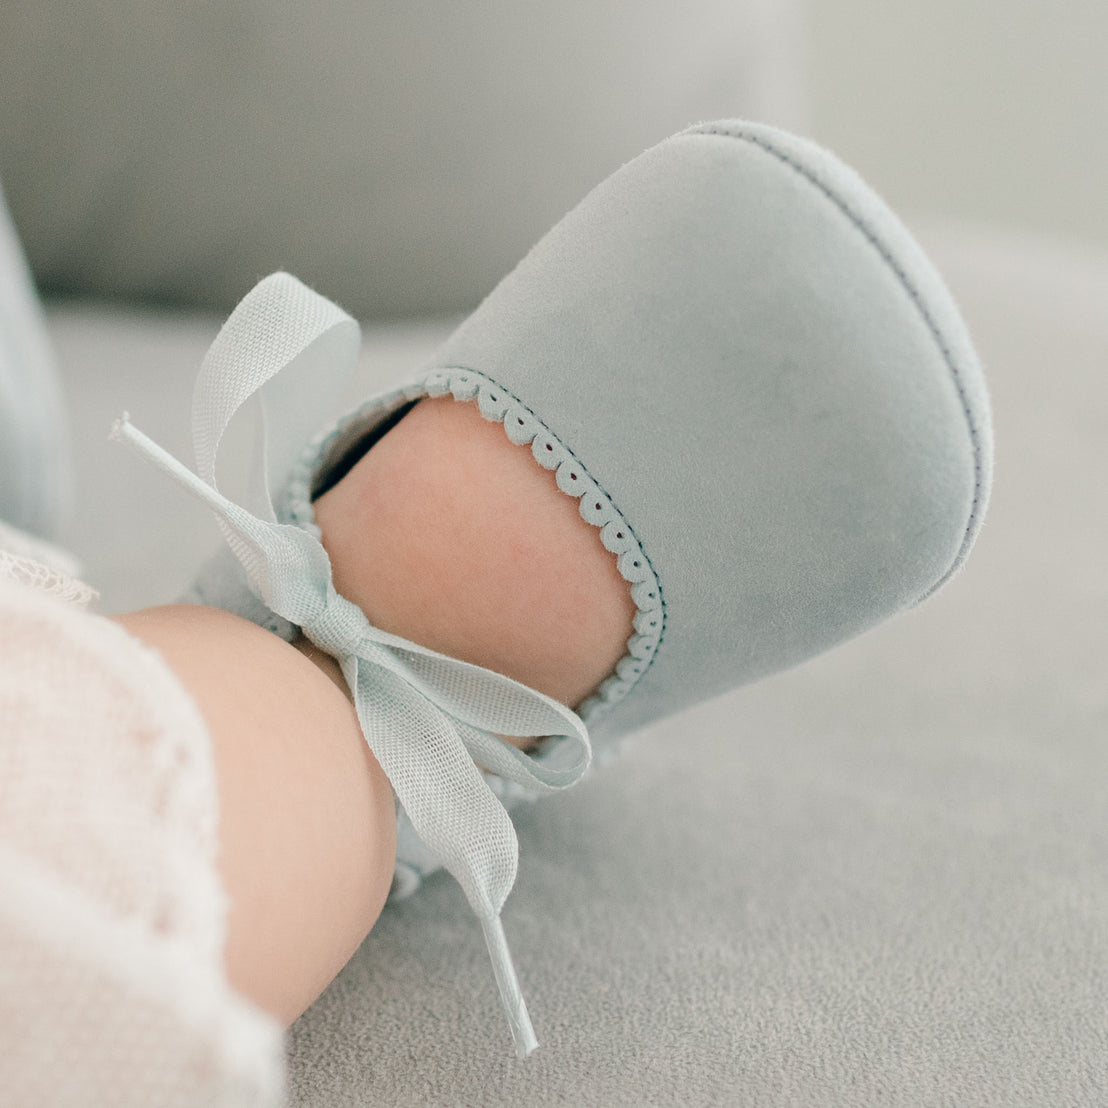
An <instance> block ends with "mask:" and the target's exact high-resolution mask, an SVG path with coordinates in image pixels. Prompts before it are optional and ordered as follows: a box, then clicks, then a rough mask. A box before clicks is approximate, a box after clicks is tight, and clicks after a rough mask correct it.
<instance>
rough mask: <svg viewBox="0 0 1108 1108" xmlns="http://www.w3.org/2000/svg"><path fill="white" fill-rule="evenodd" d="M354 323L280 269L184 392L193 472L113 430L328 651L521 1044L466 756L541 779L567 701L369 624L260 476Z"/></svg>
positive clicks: (323, 388)
mask: <svg viewBox="0 0 1108 1108" xmlns="http://www.w3.org/2000/svg"><path fill="white" fill-rule="evenodd" d="M359 341H360V339H359V331H358V326H357V324H356V323H355V322H354V320H352V319H351V318H350V317H349V316H348V315H346V314H345V313H344V312H342V311H341V310H340V309H339V308H337V307H336V306H335V305H334V304H332V303H331V302H330V301H328V300H325V299H323V298H322V297H320V296H318V295H317V294H315V293H314V292H312V291H311V290H310V289H308V288H306V287H305V286H304V285H302V284H301V283H300V282H299V281H297V280H296V279H295V278H293V277H290V276H289V275H288V274H283V273H278V274H274V275H273V276H271V277H267V278H266V279H265V280H264V281H262V282H261V283H260V284H259V285H258V286H257V287H256V288H255V289H254V290H253V291H252V292H251V293H250V294H249V295H248V296H247V297H246V298H245V299H244V300H243V301H242V303H241V304H240V305H239V306H238V307H237V308H236V309H235V311H234V312H233V313H232V315H231V317H230V318H229V319H228V320H227V323H226V324H225V325H224V327H223V329H222V330H221V331H220V333H219V336H218V337H217V338H216V341H215V342H214V343H213V345H212V347H211V349H210V350H209V352H208V355H207V356H206V357H205V359H204V363H203V365H202V366H201V369H200V374H199V376H198V378H197V382H196V392H195V395H194V400H193V444H194V448H195V452H196V465H197V472H198V474H199V476H198V475H197V473H193V472H191V471H190V470H189V469H187V468H186V467H185V466H184V465H182V464H181V463H180V462H179V461H178V460H177V459H176V458H174V457H173V456H172V455H170V454H168V453H167V452H166V451H164V450H163V449H162V448H161V447H159V446H158V445H157V444H156V443H154V442H152V441H151V440H150V439H149V438H147V437H146V436H145V435H144V434H142V432H141V431H139V430H137V429H136V428H135V427H134V426H133V425H132V424H131V423H130V421H129V418H128V417H127V415H124V416H123V418H122V419H121V420H120V421H119V422H118V423H117V424H116V426H115V428H114V429H113V437H116V438H118V439H120V440H122V441H123V442H125V443H126V444H127V445H129V446H131V447H132V448H134V449H135V450H137V451H138V453H139V454H140V455H142V456H143V457H144V458H145V459H146V460H147V461H149V462H151V463H152V464H154V465H155V466H157V467H158V468H160V469H162V470H163V471H164V472H166V473H167V474H168V475H169V476H170V477H172V478H174V479H175V480H176V481H178V482H179V483H180V484H181V485H183V486H184V487H185V488H186V489H187V490H188V491H189V492H191V493H192V494H193V495H194V496H196V497H197V498H198V499H200V500H201V501H203V502H204V503H205V504H207V505H208V506H209V507H210V508H211V509H212V511H213V512H214V513H215V515H216V518H217V520H218V522H219V526H220V529H221V530H222V532H223V535H224V537H225V538H226V540H227V542H228V544H229V545H230V547H231V549H232V550H233V552H234V554H235V556H236V557H237V558H238V560H239V562H240V563H241V564H242V566H243V569H244V570H245V572H246V577H247V580H248V582H249V585H250V588H251V590H252V591H253V593H254V594H255V595H256V596H257V597H258V598H259V599H260V600H261V601H262V602H263V603H264V604H265V605H266V606H267V607H268V608H269V609H270V610H271V611H272V612H275V613H276V614H277V615H279V616H281V617H282V618H284V619H286V620H288V621H289V622H290V623H293V624H295V625H296V626H298V627H299V628H300V629H301V630H302V631H303V633H304V635H305V636H306V637H307V638H308V639H310V640H311V641H312V642H313V643H315V644H316V645H317V646H318V647H319V648H320V649H322V650H324V651H326V652H327V653H328V654H330V655H332V656H333V657H334V658H335V659H337V661H338V663H339V665H340V667H341V668H342V673H343V676H344V677H345V679H346V682H347V684H348V686H349V688H350V691H351V694H352V696H353V699H354V705H355V708H356V710H357V713H358V719H359V721H360V723H361V726H362V731H363V733H364V734H365V738H366V742H367V743H368V744H369V748H370V749H371V750H372V751H373V754H374V756H375V757H376V758H377V761H378V762H379V763H380V765H381V768H382V769H383V770H384V771H385V773H386V774H387V775H388V777H389V780H390V781H391V782H392V786H393V789H394V790H395V792H396V796H397V798H398V800H399V801H400V803H401V805H402V806H403V808H404V810H405V812H406V813H407V815H408V817H409V819H410V820H411V822H412V825H413V826H414V828H415V830H416V831H417V832H418V834H419V835H420V837H421V839H422V840H423V842H424V843H425V844H426V845H427V847H428V849H429V850H431V852H432V853H434V854H435V855H436V856H437V857H438V858H439V860H440V861H441V863H442V864H443V866H444V867H445V868H446V869H447V870H448V871H449V872H450V873H451V874H453V876H454V877H455V878H456V879H457V881H458V883H459V884H460V885H461V886H462V889H463V890H464V892H465V894H466V897H467V899H468V900H469V903H470V905H471V906H472V908H473V910H474V912H475V913H476V914H477V916H478V918H479V919H480V921H481V926H482V929H483V931H484V935H485V941H486V944H487V946H488V950H489V955H490V957H491V959H492V964H493V970H494V973H495V975H496V982H497V985H498V987H499V990H500V996H501V999H502V1001H503V1004H504V1009H505V1012H506V1014H507V1017H508V1022H509V1026H510V1027H511V1031H512V1038H513V1040H514V1041H515V1044H516V1050H517V1053H518V1054H519V1055H520V1057H523V1056H525V1055H526V1054H528V1053H530V1051H531V1050H533V1049H534V1047H535V1046H536V1045H537V1043H536V1040H535V1034H534V1030H533V1029H532V1026H531V1021H530V1018H529V1016H528V1014H527V1007H526V1005H525V1003H524V1001H523V996H522V993H521V992H520V988H519V982H518V980H517V978H516V974H515V970H514V968H513V966H512V960H511V956H510V954H509V952H508V946H507V942H506V940H505V936H504V931H503V927H502V925H501V922H500V911H501V908H502V907H503V904H504V901H505V900H506V898H507V896H508V893H509V892H510V891H511V888H512V885H513V884H514V883H515V877H516V869H517V864H518V843H517V840H516V835H515V829H514V828H513V826H512V822H511V819H510V818H509V816H508V814H507V812H506V811H505V810H504V808H503V806H502V805H501V803H500V801H499V800H497V798H496V797H495V796H494V795H493V793H492V791H491V790H490V788H489V786H488V784H487V783H486V781H485V780H484V778H483V776H482V774H481V772H480V771H479V770H478V768H477V766H478V765H480V766H482V767H483V768H484V769H486V770H489V771H491V772H493V773H495V774H497V775H499V776H500V777H503V778H505V779H507V780H509V781H516V782H519V783H520V784H524V785H527V786H529V787H530V788H532V789H537V790H539V791H542V792H549V791H555V790H559V789H563V788H566V787H567V786H569V785H572V784H573V783H574V782H575V781H577V780H578V779H579V778H580V776H581V775H582V774H583V773H584V772H585V770H586V769H587V768H588V765H589V761H590V758H591V750H590V746H589V738H588V732H587V731H586V729H585V726H584V724H583V723H582V722H581V720H580V718H579V717H578V716H577V715H576V714H575V713H574V712H572V711H570V709H568V708H566V707H565V706H564V705H562V704H559V703H558V702H557V701H555V700H552V699H551V698H550V697H547V696H544V695H542V694H541V693H539V692H536V691H535V690H534V689H530V688H528V687H527V686H526V685H522V684H520V683H519V682H517V681H513V680H511V679H510V678H508V677H504V676H503V675H501V674H498V673H493V672H492V671H490V670H486V669H482V668H481V667H479V666H474V665H470V664H468V663H466V662H461V661H458V660H457V659H455V658H449V657H447V656H445V655H442V654H438V653H436V652H435V651H433V650H428V649H427V648H425V647H422V646H419V645H418V644H416V643H413V642H409V641H407V640H405V639H402V638H399V637H398V636H396V635H390V634H388V633H386V632H384V631H381V630H379V629H377V628H375V627H373V626H372V625H371V624H370V623H369V621H368V620H367V619H366V617H365V616H364V615H363V613H362V611H361V609H359V608H358V607H356V606H355V605H354V604H352V603H351V602H350V601H348V600H346V599H345V598H344V597H342V596H340V595H339V594H338V593H337V592H336V591H335V588H334V585H333V583H332V580H331V563H330V559H329V558H328V556H327V552H326V551H325V550H324V548H323V545H322V543H321V542H320V541H319V538H318V537H317V536H318V531H317V530H316V529H315V528H314V526H313V525H311V524H307V525H305V526H300V525H293V524H289V523H282V522H279V521H278V519H277V513H276V511H275V508H274V501H273V495H272V492H271V490H272V489H273V488H274V487H278V488H280V487H281V486H282V484H283V482H284V481H285V480H286V479H287V475H288V473H289V470H290V468H291V466H292V464H293V463H294V461H295V460H296V458H297V456H298V454H299V453H300V452H301V451H302V450H303V449H304V445H305V443H306V442H307V441H308V439H309V437H310V435H311V434H312V432H313V431H317V430H318V429H319V428H318V424H319V422H321V420H322V418H323V416H324V415H325V414H326V413H327V411H328V410H329V409H330V407H331V405H332V404H333V403H334V401H335V398H336V394H337V392H338V389H339V387H340V386H341V383H342V381H343V380H344V379H345V378H346V377H347V376H348V374H349V373H350V371H351V370H352V369H353V368H354V366H355V364H356V360H357V352H358V346H359ZM255 394H258V395H259V396H260V398H261V401H262V406H263V413H264V419H265V427H266V435H265V438H264V440H263V449H262V452H261V453H260V454H256V455H255V459H254V463H255V467H256V470H257V473H256V481H255V484H256V486H257V489H256V491H255V492H254V493H253V494H252V495H251V496H250V497H249V498H248V499H250V500H251V501H252V504H251V506H252V507H253V508H254V509H255V510H254V511H251V510H248V509H247V508H246V507H243V506H241V505H239V504H237V503H235V502H233V501H232V500H229V499H227V497H225V496H224V495H223V494H222V493H221V492H220V491H219V488H218V485H217V483H216V475H215V471H216V459H217V456H218V454H219V449H220V444H221V443H222V441H223V437H224V432H225V431H226V430H227V427H228V424H229V423H230V421H231V419H232V417H233V416H234V415H235V413H236V412H238V411H239V410H240V409H241V408H242V406H243V405H244V404H245V403H246V402H247V401H248V400H249V399H251V398H252V397H253V396H255ZM499 735H511V736H556V737H558V739H560V743H559V745H558V747H557V748H556V754H557V755H558V756H557V757H554V758H544V759H542V760H535V759H532V758H529V757H528V756H527V755H526V754H524V753H523V752H522V751H520V750H518V749H517V748H516V747H514V746H512V745H511V744H509V743H507V742H505V741H504V740H503V739H501V738H499V737H498V736H499Z"/></svg>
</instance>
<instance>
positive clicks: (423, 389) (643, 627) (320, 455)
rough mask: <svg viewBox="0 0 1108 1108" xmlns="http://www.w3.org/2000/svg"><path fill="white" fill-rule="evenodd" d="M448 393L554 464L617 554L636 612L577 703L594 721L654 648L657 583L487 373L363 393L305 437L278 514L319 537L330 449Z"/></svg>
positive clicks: (658, 631)
mask: <svg viewBox="0 0 1108 1108" xmlns="http://www.w3.org/2000/svg"><path fill="white" fill-rule="evenodd" d="M447 394H449V395H452V396H453V397H454V399H455V400H458V401H464V402H475V403H476V404H477V406H478V408H479V409H480V412H481V415H482V416H484V418H485V419H487V420H489V421H490V422H498V423H500V424H501V425H502V426H503V428H504V432H505V434H506V435H507V436H508V439H509V440H510V441H511V442H512V443H514V444H515V445H517V446H526V445H530V447H531V454H532V456H533V457H534V459H535V461H536V462H537V463H538V464H539V465H541V466H542V467H543V468H544V469H548V470H553V471H554V474H555V479H556V481H557V485H558V488H559V489H561V491H562V492H564V493H565V494H566V495H567V496H571V497H573V498H574V499H575V500H577V501H578V504H579V507H578V510H579V512H580V514H581V518H582V519H584V520H585V522H586V523H589V524H591V525H592V526H593V527H596V528H597V529H598V530H599V532H600V540H601V542H602V543H603V544H604V546H605V548H606V549H607V550H609V551H611V552H612V553H613V554H615V555H616V565H617V567H618V569H619V572H620V575H621V576H622V577H623V579H624V580H625V581H627V583H628V584H629V586H630V589H631V599H632V600H633V601H634V603H635V607H636V613H635V617H634V620H633V628H634V630H633V632H632V634H631V637H630V638H629V639H628V640H627V650H626V653H625V654H624V655H623V657H622V658H621V659H620V660H619V662H618V663H617V664H616V666H615V669H614V670H613V672H612V673H611V674H610V676H608V677H607V678H606V679H605V680H604V681H602V682H601V684H600V685H599V687H598V688H597V691H596V692H595V693H594V694H593V695H592V696H590V697H589V698H588V699H587V700H586V701H584V702H583V703H582V704H581V706H580V708H578V709H577V712H578V715H580V717H581V719H582V720H583V721H584V722H585V723H586V724H590V723H595V722H597V721H599V720H600V719H602V718H603V717H604V716H606V715H607V714H608V713H609V712H610V711H611V710H612V709H613V708H614V707H615V706H616V705H617V704H618V703H619V702H620V701H621V700H623V698H624V697H625V696H626V695H627V694H628V693H629V692H630V691H631V689H632V688H633V687H634V686H635V685H636V684H637V683H638V681H639V680H640V678H641V677H642V676H643V674H644V673H646V671H647V670H648V669H649V668H650V666H651V663H652V662H653V661H654V658H655V656H656V655H657V652H658V648H659V647H660V646H661V643H662V639H663V637H664V634H665V620H666V609H665V600H664V597H663V595H662V588H661V584H660V582H659V581H658V576H657V574H656V573H655V571H654V567H653V565H652V564H651V562H650V558H649V557H648V555H647V554H646V552H645V550H644V549H643V547H642V544H641V543H640V542H639V540H638V538H637V536H636V535H635V532H634V530H633V529H632V528H631V525H630V524H629V523H628V522H627V520H626V519H625V518H624V516H623V514H622V513H621V512H620V510H619V509H618V508H617V507H616V505H615V504H614V503H613V501H612V499H611V497H610V496H608V494H607V493H606V492H605V491H604V490H603V489H602V488H601V487H600V485H599V484H598V483H597V482H596V481H595V480H594V479H593V478H592V476H591V475H590V474H589V473H588V471H587V470H586V468H585V466H584V465H582V463H581V462H580V460H579V459H578V458H577V457H575V456H574V454H573V452H572V451H571V450H570V449H569V448H568V447H567V446H566V445H565V444H564V443H563V442H561V440H560V439H559V438H558V437H557V436H556V435H555V434H554V433H553V432H552V431H551V430H550V428H549V427H547V426H546V424H545V423H543V421H542V420H541V419H540V418H539V417H538V416H537V415H536V414H535V413H534V412H533V411H531V409H530V408H528V407H527V406H526V405H525V404H524V403H523V402H522V401H521V400H520V399H519V398H518V397H516V396H514V395H513V394H512V393H511V392H510V391H509V390H508V389H506V388H504V387H503V386H502V385H500V384H498V383H497V382H496V381H494V380H493V379H492V378H491V377H488V376H486V375H485V374H483V373H481V372H479V371H478V370H473V369H467V368H464V367H451V368H443V369H438V370H435V371H434V372H431V373H429V374H428V375H427V376H426V377H424V378H422V379H421V380H419V381H416V382H413V383H411V384H408V385H404V386H401V387H400V388H397V389H394V390H392V391H391V392H387V393H384V394H382V395H380V396H377V397H374V398H372V399H371V400H367V401H366V402H365V403H364V404H362V405H360V406H359V407H357V408H355V409H354V410H353V411H352V412H349V413H348V414H347V415H345V416H343V417H342V418H341V419H340V420H338V422H337V423H335V424H334V425H332V426H331V427H330V428H329V429H327V430H325V431H323V432H321V433H320V434H318V435H316V436H314V437H313V438H312V439H311V440H310V441H309V442H308V443H307V445H306V446H305V448H304V450H303V451H302V453H301V455H300V458H299V459H298V460H297V462H296V464H295V465H294V466H293V469H292V472H291V473H290V476H289V481H288V485H287V487H286V494H285V499H284V502H283V504H282V505H281V507H280V509H279V515H280V517H281V518H282V520H283V521H285V522H288V523H293V524H296V525H297V526H299V527H303V528H305V529H306V530H309V531H312V532H313V533H315V534H316V535H317V537H318V532H319V528H318V527H317V525H316V523H315V513H314V511H313V508H312V500H311V491H312V483H313V481H314V479H315V477H316V475H317V474H318V472H319V471H320V469H321V468H322V465H323V463H324V462H325V461H326V460H329V459H330V458H331V457H332V456H333V454H334V452H335V447H336V444H338V443H339V442H340V441H341V440H342V439H344V438H348V442H347V443H346V444H345V445H352V443H353V441H354V437H355V435H354V433H357V432H359V430H360V429H361V425H362V424H364V423H365V422H366V420H367V418H368V417H369V416H371V415H381V416H387V415H389V414H390V413H391V412H393V411H395V410H396V409H397V408H399V407H401V406H402V405H403V404H407V403H410V402H411V401H413V400H421V399H423V398H424V397H439V396H446V395H447Z"/></svg>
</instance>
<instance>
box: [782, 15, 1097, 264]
mask: <svg viewBox="0 0 1108 1108" xmlns="http://www.w3.org/2000/svg"><path fill="white" fill-rule="evenodd" d="M803 11H804V35H805V39H804V41H805V50H806V55H807V56H806V62H807V64H806V66H805V72H806V75H807V83H808V88H807V91H808V97H809V99H808V105H809V112H810V121H811V126H812V131H813V134H814V137H816V138H817V139H819V140H820V141H821V142H823V143H825V144H826V145H828V146H830V147H831V148H832V149H833V150H835V151H836V152H837V153H839V154H840V155H841V156H842V157H843V158H844V159H845V160H846V161H848V162H850V163H851V164H852V165H854V166H855V168H856V169H858V170H859V171H860V172H861V173H862V175H863V176H864V177H866V178H867V180H869V181H870V183H871V184H873V185H875V186H876V187H877V189H878V190H879V191H880V192H881V193H882V194H883V195H884V196H885V198H886V199H887V200H888V201H889V202H890V203H891V205H892V206H893V208H894V209H895V210H897V211H899V212H902V213H905V214H907V215H908V216H909V217H913V216H914V217H932V218H933V217H941V218H945V219H947V220H955V221H959V222H963V223H968V222H973V223H975V224H979V225H980V224H988V225H992V226H994V227H997V226H1004V227H1011V228H1020V229H1023V230H1028V231H1034V232H1042V233H1046V234H1054V235H1059V236H1062V237H1064V238H1067V239H1069V240H1071V241H1072V242H1073V243H1077V244H1085V245H1087V246H1090V247H1096V248H1099V249H1100V250H1102V251H1108V64H1106V63H1105V58H1106V55H1108V4H1106V3H1104V0H908V2H896V3H888V2H885V0H804V4H803Z"/></svg>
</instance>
